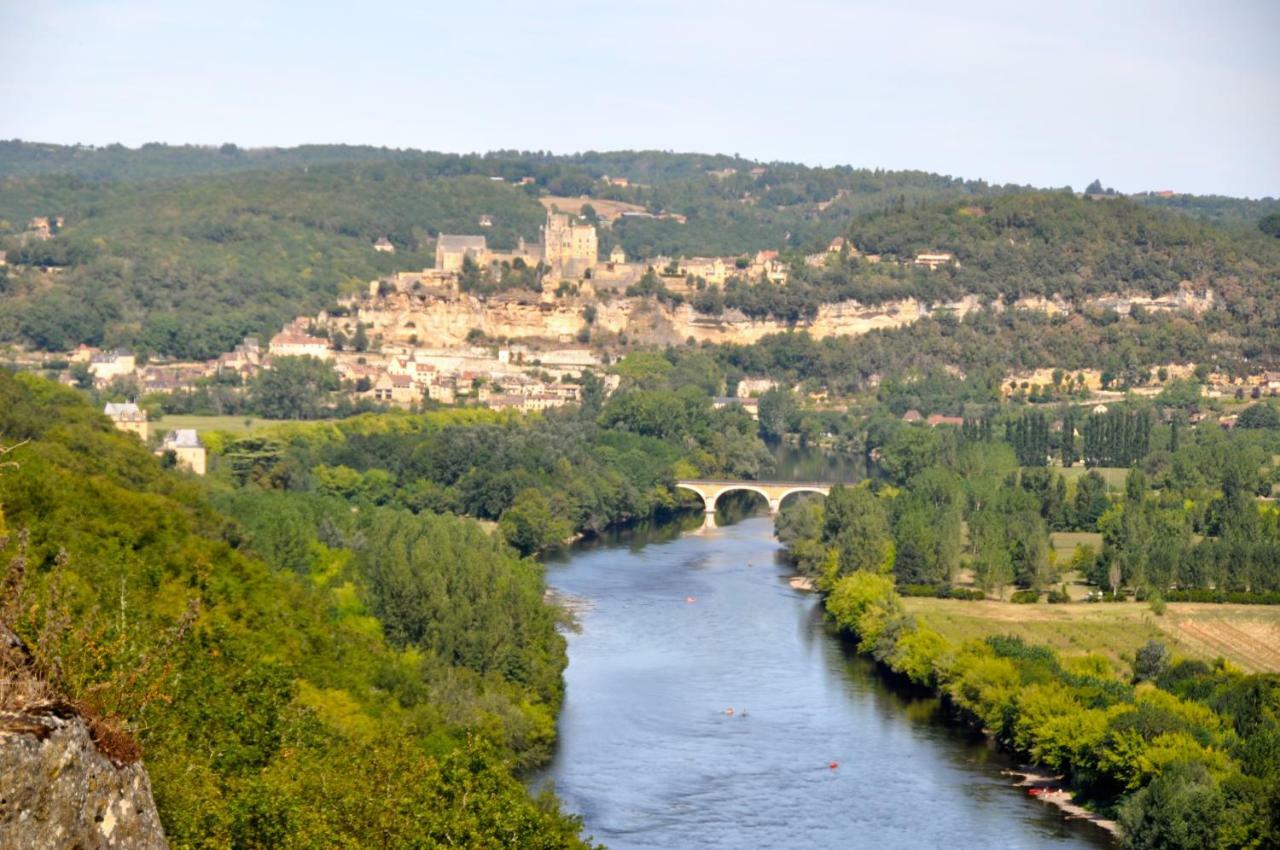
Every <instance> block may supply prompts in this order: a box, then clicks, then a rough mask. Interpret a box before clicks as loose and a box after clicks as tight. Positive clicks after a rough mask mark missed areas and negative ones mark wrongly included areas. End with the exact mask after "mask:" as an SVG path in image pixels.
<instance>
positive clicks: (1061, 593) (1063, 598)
mask: <svg viewBox="0 0 1280 850" xmlns="http://www.w3.org/2000/svg"><path fill="white" fill-rule="evenodd" d="M1048 598H1049V603H1050V604H1052V605H1062V604H1065V603H1067V602H1070V601H1071V595H1070V594H1068V593H1067V590H1066V588H1065V587H1064V588H1062V589H1060V590H1050V591H1049V597H1048Z"/></svg>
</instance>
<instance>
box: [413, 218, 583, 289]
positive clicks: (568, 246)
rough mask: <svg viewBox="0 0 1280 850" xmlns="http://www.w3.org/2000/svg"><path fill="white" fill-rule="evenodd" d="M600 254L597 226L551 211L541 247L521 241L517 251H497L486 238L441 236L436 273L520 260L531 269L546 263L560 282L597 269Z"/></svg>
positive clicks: (438, 243)
mask: <svg viewBox="0 0 1280 850" xmlns="http://www.w3.org/2000/svg"><path fill="white" fill-rule="evenodd" d="M598 252H599V243H598V241H597V238H596V228H595V225H592V224H587V223H586V222H582V221H578V219H577V218H576V217H575V216H571V215H568V214H565V213H558V212H551V211H550V210H548V211H547V223H546V224H545V225H543V227H542V244H541V245H526V244H525V242H524V240H523V239H521V240H520V242H519V243H518V244H517V246H516V249H515V250H514V251H494V250H492V249H490V248H489V246H488V244H487V243H486V241H485V238H484V237H483V236H455V235H451V234H444V233H442V234H440V236H439V237H438V238H437V239H436V271H437V272H458V271H460V270H461V269H462V264H463V262H464V261H465V260H466V259H467V258H470V259H471V261H472V262H473V263H475V264H476V265H478V266H490V265H494V264H497V263H502V262H508V263H514V262H515V260H517V259H518V260H521V261H522V262H524V263H525V264H526V265H530V266H534V265H537V264H538V263H540V262H541V263H545V264H546V265H547V267H548V269H549V271H550V274H551V276H552V277H553V278H556V279H561V278H581V277H584V276H585V275H586V274H587V273H588V272H590V271H591V270H592V269H594V268H595V267H596V264H597V262H598V259H597V254H598Z"/></svg>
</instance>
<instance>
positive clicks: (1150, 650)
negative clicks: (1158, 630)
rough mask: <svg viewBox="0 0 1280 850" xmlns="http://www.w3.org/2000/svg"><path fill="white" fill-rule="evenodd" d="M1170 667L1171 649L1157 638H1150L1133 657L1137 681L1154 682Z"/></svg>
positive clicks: (1134, 675)
mask: <svg viewBox="0 0 1280 850" xmlns="http://www.w3.org/2000/svg"><path fill="white" fill-rule="evenodd" d="M1168 668H1169V650H1168V649H1167V648H1166V647H1165V645H1164V644H1162V643H1160V642H1159V641H1156V640H1149V641H1147V642H1146V643H1145V644H1143V645H1142V647H1141V648H1140V649H1139V650H1138V652H1137V654H1136V655H1135V656H1134V659H1133V679H1134V681H1135V682H1153V681H1155V680H1156V679H1159V678H1160V676H1161V674H1163V673H1164V671H1165V670H1167V669H1168Z"/></svg>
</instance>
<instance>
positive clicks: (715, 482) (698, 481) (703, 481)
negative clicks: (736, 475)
mask: <svg viewBox="0 0 1280 850" xmlns="http://www.w3.org/2000/svg"><path fill="white" fill-rule="evenodd" d="M844 483H847V482H844V481H747V480H721V479H717V478H684V479H681V480H679V481H677V482H676V484H678V485H679V484H695V485H699V486H702V485H710V486H713V487H728V486H735V487H834V486H835V485H837V484H844Z"/></svg>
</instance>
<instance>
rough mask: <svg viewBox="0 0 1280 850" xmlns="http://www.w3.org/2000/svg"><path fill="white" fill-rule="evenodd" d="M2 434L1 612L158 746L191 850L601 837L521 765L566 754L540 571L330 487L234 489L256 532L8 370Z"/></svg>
mask: <svg viewBox="0 0 1280 850" xmlns="http://www.w3.org/2000/svg"><path fill="white" fill-rule="evenodd" d="M0 446H4V447H7V448H12V447H14V446H17V448H13V450H12V451H10V452H8V453H7V454H6V455H5V456H4V459H5V461H6V464H5V466H4V468H2V469H0V505H2V506H3V512H2V513H0V570H2V571H3V572H4V576H3V581H0V588H2V590H0V620H3V621H4V624H5V625H6V626H8V627H10V628H11V629H12V630H13V631H14V632H15V633H16V634H18V635H19V636H20V637H21V638H22V639H23V640H24V641H25V642H26V644H27V646H28V647H30V648H31V652H32V655H33V660H32V666H31V668H30V669H29V670H27V671H26V675H32V676H35V677H37V680H43V681H44V682H46V683H47V684H48V685H50V686H52V688H53V689H54V692H55V693H56V694H57V695H59V696H61V697H63V698H65V699H67V700H69V701H70V702H71V703H72V704H74V705H75V706H76V707H77V709H78V710H79V711H80V712H81V713H83V714H85V715H86V716H88V717H89V718H90V720H91V723H90V727H91V728H93V729H94V730H95V736H96V739H97V742H98V744H99V746H100V747H103V748H104V749H109V750H110V754H111V755H113V756H115V757H118V758H123V759H125V760H131V759H134V758H136V757H137V754H138V746H139V745H140V747H141V755H142V758H143V760H144V764H145V765H146V767H147V770H148V772H149V774H150V777H151V782H152V786H153V789H154V793H155V799H156V804H157V807H158V809H159V812H160V815H161V819H162V821H163V824H164V828H165V833H166V835H167V837H168V839H169V841H170V842H171V844H172V846H174V847H289V848H331V847H354V846H362V845H364V844H366V843H367V842H368V841H369V837H370V836H377V843H378V846H382V847H388V848H408V847H423V846H440V845H444V844H454V845H457V846H468V847H496V846H513V847H515V846H518V847H535V848H561V847H579V846H582V845H581V843H580V842H579V840H578V839H577V831H578V827H579V824H578V822H577V821H575V820H573V819H571V818H568V817H565V816H562V815H561V814H559V812H558V810H557V809H556V806H555V803H554V801H553V800H551V799H542V800H538V801H535V800H533V799H531V798H530V797H529V795H528V794H527V792H526V790H525V788H524V786H523V785H522V784H521V783H520V781H518V780H517V778H516V776H515V771H516V770H517V769H521V768H527V767H529V766H531V765H533V764H537V763H540V762H541V761H542V760H544V759H545V758H546V757H547V756H548V754H549V750H550V746H551V743H552V741H553V740H554V736H555V713H556V710H557V708H558V706H559V703H560V699H561V691H562V684H561V679H560V672H561V670H562V669H563V667H564V664H565V654H564V641H563V639H562V638H561V637H560V636H559V634H557V632H556V630H555V620H556V614H555V612H554V610H553V609H552V608H550V607H549V606H547V605H546V604H545V603H544V601H543V584H542V578H541V567H540V566H539V565H538V564H537V563H536V562H534V561H532V560H529V559H523V558H520V557H519V556H518V555H516V553H515V552H514V551H512V550H511V549H510V548H508V547H507V546H506V545H505V544H504V543H502V542H500V539H499V538H498V537H495V536H491V535H488V534H486V533H485V532H484V531H482V530H481V529H480V527H479V526H478V525H477V524H476V523H474V522H472V521H470V520H463V519H459V518H456V517H451V516H437V515H432V514H428V513H423V514H420V515H414V514H412V513H409V512H408V511H405V510H400V509H396V508H391V507H379V506H376V505H373V504H370V503H367V502H360V503H355V502H351V503H349V502H348V501H347V500H345V499H342V498H340V497H337V496H332V495H330V496H324V495H319V494H310V493H290V494H286V493H268V492H267V491H265V490H262V489H260V488H257V487H251V488H249V489H246V490H244V491H239V492H236V493H227V494H224V496H223V498H222V499H221V501H220V504H221V505H223V506H224V507H225V508H226V509H227V510H228V511H229V512H230V513H231V514H235V515H238V514H243V515H245V516H247V517H249V518H250V519H254V520H256V524H255V522H247V523H245V524H241V523H239V522H237V521H235V520H233V519H232V518H231V517H230V516H229V515H228V514H226V513H222V512H221V511H220V510H218V509H216V508H215V507H214V506H213V505H212V503H211V501H210V498H209V495H208V491H207V490H206V489H205V487H206V484H205V482H197V481H196V480H194V479H192V478H190V477H188V476H181V475H178V474H176V473H173V472H171V471H168V470H165V469H162V467H161V463H160V461H159V460H158V459H156V458H155V457H152V456H151V455H150V453H149V452H148V451H147V450H146V448H144V447H143V445H142V444H141V443H139V442H138V441H137V439H136V438H135V437H133V436H132V435H130V434H125V433H122V432H120V431H117V430H115V429H114V428H113V427H112V426H111V423H110V422H109V421H108V420H107V419H106V418H105V417H104V416H102V415H101V414H99V413H98V412H97V411H96V410H94V409H93V408H91V407H90V406H89V405H88V404H87V403H86V402H85V401H84V400H83V398H82V396H80V395H78V394H76V393H75V392H73V391H70V390H66V389H63V388H60V387H58V386H57V385H55V384H53V383H51V382H48V381H43V380H40V379H36V378H32V377H31V376H26V375H24V376H17V377H15V376H13V375H12V374H10V373H9V372H7V371H4V370H0ZM264 517H271V518H272V522H271V523H266V522H264V521H263V519H262V518H264ZM375 541H376V542H375ZM6 672H8V673H12V671H6ZM15 694H16V695H17V696H18V697H19V698H20V697H21V694H22V690H21V689H20V688H9V687H6V688H5V689H4V690H2V691H0V708H4V709H6V710H7V709H12V708H15V707H18V706H15V705H14V704H12V701H13V700H14V699H15Z"/></svg>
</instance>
